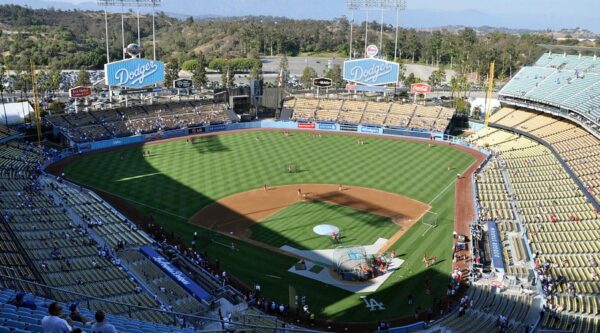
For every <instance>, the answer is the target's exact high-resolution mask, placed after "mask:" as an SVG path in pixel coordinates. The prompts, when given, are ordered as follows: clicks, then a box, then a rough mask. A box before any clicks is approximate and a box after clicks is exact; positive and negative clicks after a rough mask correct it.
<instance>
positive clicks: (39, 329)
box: [27, 325, 44, 333]
mask: <svg viewBox="0 0 600 333" xmlns="http://www.w3.org/2000/svg"><path fill="white" fill-rule="evenodd" d="M27 329H28V330H30V331H31V332H34V333H43V332H44V329H43V328H42V326H40V325H29V326H27Z"/></svg>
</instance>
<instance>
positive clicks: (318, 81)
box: [312, 77, 333, 88]
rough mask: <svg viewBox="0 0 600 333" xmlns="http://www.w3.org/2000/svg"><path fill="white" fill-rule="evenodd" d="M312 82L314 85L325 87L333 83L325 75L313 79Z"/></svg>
mask: <svg viewBox="0 0 600 333" xmlns="http://www.w3.org/2000/svg"><path fill="white" fill-rule="evenodd" d="M312 84H313V86H315V87H323V88H327V87H331V85H332V84H333V81H332V80H331V79H328V78H326V77H320V78H317V79H313V81H312Z"/></svg>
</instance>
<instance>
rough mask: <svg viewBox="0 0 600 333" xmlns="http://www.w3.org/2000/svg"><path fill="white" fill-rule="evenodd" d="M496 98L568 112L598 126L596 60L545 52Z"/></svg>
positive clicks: (599, 82) (599, 99) (599, 69)
mask: <svg viewBox="0 0 600 333" xmlns="http://www.w3.org/2000/svg"><path fill="white" fill-rule="evenodd" d="M499 94H500V96H503V97H512V98H517V99H522V100H529V101H534V102H538V103H543V104H547V105H551V106H554V107H559V108H562V109H567V110H572V111H575V112H577V113H579V114H581V115H584V116H586V117H588V118H589V119H591V120H593V121H594V122H595V123H596V124H598V123H600V58H597V57H591V56H575V55H563V54H550V53H546V54H544V55H543V56H542V57H540V59H538V61H537V62H536V63H535V64H533V66H529V67H524V68H522V69H521V70H520V71H519V72H518V73H517V75H515V77H514V78H513V79H512V80H511V81H510V82H509V83H508V84H506V86H504V87H503V88H502V90H501V91H500V93H499Z"/></svg>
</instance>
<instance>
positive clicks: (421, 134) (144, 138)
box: [77, 121, 487, 154]
mask: <svg viewBox="0 0 600 333" xmlns="http://www.w3.org/2000/svg"><path fill="white" fill-rule="evenodd" d="M254 128H268V129H289V130H307V131H326V132H341V133H361V134H371V135H382V136H394V137H406V138H417V139H425V140H437V141H449V142H454V143H456V144H460V145H462V146H465V147H469V148H473V146H472V145H470V144H468V143H465V142H463V141H461V140H459V139H458V138H456V137H453V136H450V135H447V134H444V133H441V132H429V131H419V130H411V129H407V128H383V127H379V126H372V125H355V124H338V123H331V122H294V121H254V122H247V123H233V124H219V125H209V126H205V127H194V128H186V129H177V130H171V131H161V132H157V133H151V134H143V135H135V136H130V137H123V138H114V139H109V140H102V141H94V142H86V143H79V144H77V149H78V150H79V151H81V152H88V151H93V150H101V149H108V148H114V147H119V146H125V145H131V144H136V143H144V142H149V141H156V140H162V139H168V138H175V137H182V136H186V135H194V134H202V133H216V132H225V131H233V130H240V129H254ZM483 152H484V153H486V154H487V152H485V151H483Z"/></svg>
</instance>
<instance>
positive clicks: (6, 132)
mask: <svg viewBox="0 0 600 333" xmlns="http://www.w3.org/2000/svg"><path fill="white" fill-rule="evenodd" d="M15 134H18V132H17V131H15V130H13V129H11V128H9V127H6V126H5V125H0V139H4V138H6V137H9V136H11V135H15Z"/></svg>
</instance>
